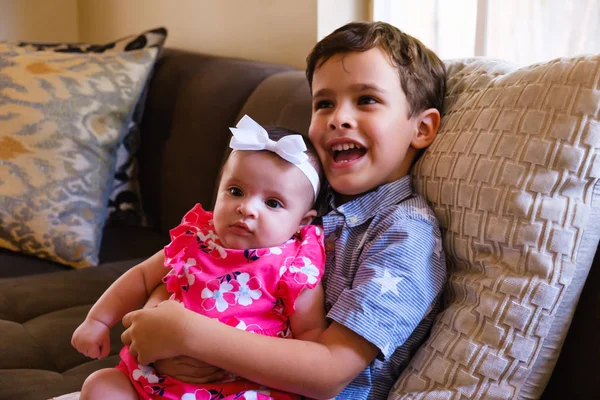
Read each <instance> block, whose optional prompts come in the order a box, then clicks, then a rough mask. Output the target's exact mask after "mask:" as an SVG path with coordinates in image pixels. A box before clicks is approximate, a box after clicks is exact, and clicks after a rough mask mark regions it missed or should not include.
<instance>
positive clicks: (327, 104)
mask: <svg viewBox="0 0 600 400" xmlns="http://www.w3.org/2000/svg"><path fill="white" fill-rule="evenodd" d="M331 107H333V103H332V102H331V101H329V100H320V101H317V102H316V103H315V110H320V109H321V108H331Z"/></svg>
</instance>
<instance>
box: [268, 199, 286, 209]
mask: <svg viewBox="0 0 600 400" xmlns="http://www.w3.org/2000/svg"><path fill="white" fill-rule="evenodd" d="M265 204H266V205H267V207H269V208H275V209H277V208H281V207H283V205H282V204H281V202H280V201H279V200H275V199H269V200H267V201H265Z"/></svg>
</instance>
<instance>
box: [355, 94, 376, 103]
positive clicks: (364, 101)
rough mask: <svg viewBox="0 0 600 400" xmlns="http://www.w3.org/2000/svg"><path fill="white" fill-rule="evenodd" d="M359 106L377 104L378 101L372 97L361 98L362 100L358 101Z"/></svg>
mask: <svg viewBox="0 0 600 400" xmlns="http://www.w3.org/2000/svg"><path fill="white" fill-rule="evenodd" d="M358 104H359V105H364V104H377V100H376V99H375V98H374V97H371V96H360V98H359V99H358Z"/></svg>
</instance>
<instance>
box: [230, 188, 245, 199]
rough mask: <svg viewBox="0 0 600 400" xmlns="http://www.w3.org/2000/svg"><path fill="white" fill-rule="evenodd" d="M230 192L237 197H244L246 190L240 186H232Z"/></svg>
mask: <svg viewBox="0 0 600 400" xmlns="http://www.w3.org/2000/svg"><path fill="white" fill-rule="evenodd" d="M227 190H229V194H230V195H232V196H235V197H242V196H243V195H244V192H242V189H240V188H238V187H235V186H233V187H230V188H229V189H227Z"/></svg>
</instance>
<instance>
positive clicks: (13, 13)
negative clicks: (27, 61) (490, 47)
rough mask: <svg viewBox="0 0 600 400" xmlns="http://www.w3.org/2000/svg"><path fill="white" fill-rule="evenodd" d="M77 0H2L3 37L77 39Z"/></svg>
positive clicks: (0, 21)
mask: <svg viewBox="0 0 600 400" xmlns="http://www.w3.org/2000/svg"><path fill="white" fill-rule="evenodd" d="M77 1H78V0H0V41H1V40H7V41H19V40H23V41H37V42H44V41H46V42H76V41H77V39H78V26H77V24H78V18H77ZM49 16H52V17H51V18H50V17H49Z"/></svg>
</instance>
